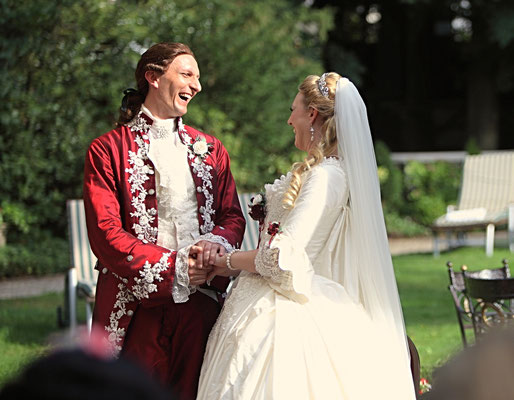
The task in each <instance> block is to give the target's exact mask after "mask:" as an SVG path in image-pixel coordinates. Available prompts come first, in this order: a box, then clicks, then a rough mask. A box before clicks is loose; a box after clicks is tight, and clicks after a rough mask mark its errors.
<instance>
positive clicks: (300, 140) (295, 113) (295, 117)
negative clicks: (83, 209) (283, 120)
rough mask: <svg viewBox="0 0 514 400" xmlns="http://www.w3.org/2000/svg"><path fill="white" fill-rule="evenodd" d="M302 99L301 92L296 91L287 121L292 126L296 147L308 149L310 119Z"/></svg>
mask: <svg viewBox="0 0 514 400" xmlns="http://www.w3.org/2000/svg"><path fill="white" fill-rule="evenodd" d="M304 100H305V98H304V96H303V94H302V93H300V92H298V94H297V95H296V97H295V99H294V101H293V104H292V106H291V115H290V116H289V119H288V120H287V123H288V124H289V125H291V126H292V127H293V130H294V134H295V139H294V145H295V146H296V148H297V149H299V150H303V151H308V150H309V147H310V146H311V132H310V127H311V121H310V112H309V108H308V107H305V102H304Z"/></svg>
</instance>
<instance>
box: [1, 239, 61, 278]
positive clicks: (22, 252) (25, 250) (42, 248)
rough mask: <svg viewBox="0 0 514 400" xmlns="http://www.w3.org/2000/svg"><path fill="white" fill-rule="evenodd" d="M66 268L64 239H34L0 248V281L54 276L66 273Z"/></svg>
mask: <svg viewBox="0 0 514 400" xmlns="http://www.w3.org/2000/svg"><path fill="white" fill-rule="evenodd" d="M68 266H69V247H68V242H67V241H66V240H65V239H61V238H51V237H43V238H34V240H31V241H30V242H26V243H16V244H7V245H5V246H4V247H1V248H0V279H2V278H10V277H14V276H26V275H35V276H40V275H49V274H56V273H60V272H64V271H66V269H67V267H68Z"/></svg>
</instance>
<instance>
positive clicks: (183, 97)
mask: <svg viewBox="0 0 514 400" xmlns="http://www.w3.org/2000/svg"><path fill="white" fill-rule="evenodd" d="M178 97H180V98H181V99H182V100H184V101H189V100H191V98H192V97H193V96H191V95H190V94H186V93H179V95H178Z"/></svg>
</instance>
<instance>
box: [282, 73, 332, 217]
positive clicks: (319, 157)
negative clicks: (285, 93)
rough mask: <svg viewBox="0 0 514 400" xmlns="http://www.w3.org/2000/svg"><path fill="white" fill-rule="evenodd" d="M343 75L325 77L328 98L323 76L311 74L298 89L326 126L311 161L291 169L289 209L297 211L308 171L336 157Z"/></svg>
mask: <svg viewBox="0 0 514 400" xmlns="http://www.w3.org/2000/svg"><path fill="white" fill-rule="evenodd" d="M340 78H341V76H340V75H339V74H337V73H335V72H329V73H327V74H326V75H325V82H326V87H327V88H328V97H325V96H323V95H322V94H321V92H320V90H319V86H318V82H319V79H320V77H319V76H317V75H309V76H308V77H307V78H305V80H304V81H303V82H302V84H301V85H300V86H299V87H298V90H299V92H300V93H302V94H303V96H304V99H305V107H306V108H308V107H312V108H314V109H316V110H318V118H322V120H323V121H324V122H323V125H322V127H321V139H320V141H319V142H318V143H316V145H314V146H312V147H311V148H310V149H309V153H308V154H307V158H305V160H304V161H302V162H297V163H294V164H293V166H292V167H291V173H292V174H293V176H292V178H291V183H290V184H289V188H288V189H287V191H286V193H285V194H284V198H283V200H282V203H283V205H284V207H285V208H293V207H294V204H295V202H296V198H297V197H298V194H299V193H300V189H301V187H302V175H303V173H304V172H305V171H307V170H309V169H311V168H312V167H314V166H315V165H318V164H319V163H320V162H321V161H323V157H326V156H327V155H330V154H334V153H335V152H336V150H337V132H336V122H335V119H334V99H335V94H336V85H337V81H338V80H339V79H340Z"/></svg>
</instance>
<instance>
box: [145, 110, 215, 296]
mask: <svg viewBox="0 0 514 400" xmlns="http://www.w3.org/2000/svg"><path fill="white" fill-rule="evenodd" d="M141 111H143V112H144V113H145V114H146V115H148V116H149V117H150V118H151V119H152V120H153V123H152V126H151V127H150V131H149V136H150V151H149V153H148V157H149V158H150V160H151V161H152V163H153V164H154V167H155V189H156V193H155V195H156V196H157V210H158V229H159V231H158V234H157V244H158V245H159V246H162V247H165V248H167V249H170V250H177V258H176V261H175V279H174V281H173V290H172V291H173V300H174V301H175V302H176V303H182V302H185V301H187V299H188V298H189V295H190V294H191V293H194V292H195V291H196V288H194V287H192V286H190V285H189V276H188V263H187V260H188V256H189V249H190V247H191V245H193V244H194V243H196V242H198V240H200V239H201V238H200V233H199V232H200V225H199V222H198V202H197V200H196V187H195V184H194V181H193V177H192V175H191V169H190V168H189V165H188V162H187V147H186V145H185V144H184V143H182V141H181V140H180V137H179V135H178V129H177V124H176V120H175V118H170V119H165V120H162V119H159V118H157V117H155V116H154V115H152V113H151V112H150V110H148V108H147V107H145V106H144V105H142V106H141ZM200 291H202V292H203V293H205V294H207V295H208V296H210V297H212V298H214V299H215V295H214V294H213V293H211V291H210V290H206V291H204V290H202V289H200Z"/></svg>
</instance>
